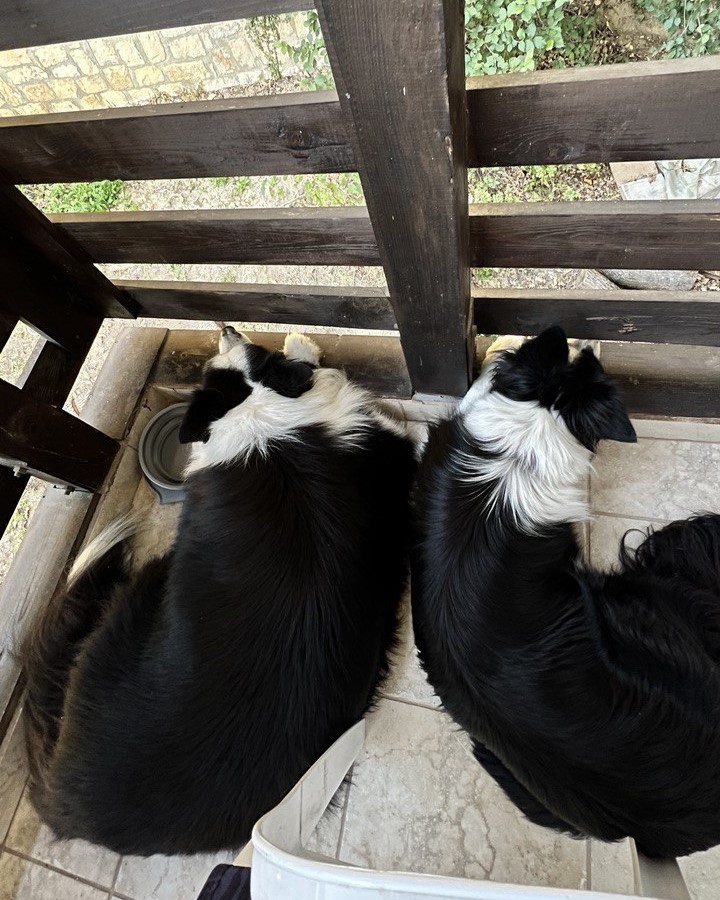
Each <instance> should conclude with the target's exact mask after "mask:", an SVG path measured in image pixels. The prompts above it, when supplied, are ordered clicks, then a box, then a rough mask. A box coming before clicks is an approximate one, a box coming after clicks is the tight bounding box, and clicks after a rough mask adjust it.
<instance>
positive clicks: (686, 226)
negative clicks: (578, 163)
mask: <svg viewBox="0 0 720 900" xmlns="http://www.w3.org/2000/svg"><path fill="white" fill-rule="evenodd" d="M470 257H471V261H472V265H473V266H499V267H504V266H517V267H523V266H533V267H535V266H537V267H541V268H542V267H551V266H565V267H569V268H586V269H715V268H718V267H720V201H718V200H688V201H680V200H666V201H642V202H629V203H626V202H620V201H618V202H605V201H601V202H578V203H491V204H482V205H479V206H473V207H471V208H470Z"/></svg>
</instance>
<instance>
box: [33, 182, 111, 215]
mask: <svg viewBox="0 0 720 900" xmlns="http://www.w3.org/2000/svg"><path fill="white" fill-rule="evenodd" d="M24 193H25V194H26V196H27V197H28V198H29V199H30V200H32V201H33V203H35V204H36V205H37V206H39V207H40V209H42V210H44V211H45V212H49V213H71V212H107V211H108V210H109V209H112V208H113V206H117V205H118V203H120V202H121V201H122V200H124V199H125V185H124V184H123V182H122V181H87V182H85V181H80V182H77V183H75V184H35V185H27V186H26V187H25V188H24Z"/></svg>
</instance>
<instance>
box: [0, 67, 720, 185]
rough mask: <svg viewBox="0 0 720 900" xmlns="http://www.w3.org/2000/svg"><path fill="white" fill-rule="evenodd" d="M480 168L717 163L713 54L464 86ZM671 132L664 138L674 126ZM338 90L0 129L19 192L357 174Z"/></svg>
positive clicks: (14, 123) (0, 153)
mask: <svg viewBox="0 0 720 900" xmlns="http://www.w3.org/2000/svg"><path fill="white" fill-rule="evenodd" d="M467 96H468V106H469V111H470V135H469V159H470V165H475V166H509V165H534V164H537V165H540V164H547V163H560V164H561V163H577V162H602V161H605V162H612V161H616V160H645V159H683V158H697V157H705V156H715V155H718V154H720V132H719V130H718V127H717V125H716V123H715V121H714V119H713V117H712V116H707V115H705V114H704V112H703V111H704V110H705V109H707V108H708V105H709V106H712V104H713V101H714V102H715V105H716V106H717V105H718V104H720V57H705V58H697V59H682V60H663V61H662V62H651V63H628V64H626V65H614V66H600V67H590V68H584V69H563V70H547V71H541V72H527V73H522V74H511V75H495V76H487V77H484V78H477V79H470V80H469V81H468V95H467ZM668 122H671V123H672V128H668ZM351 130H352V129H351V126H348V125H346V123H345V120H344V117H343V114H342V111H341V108H340V103H339V102H338V98H337V95H336V94H335V92H333V91H324V92H313V93H311V94H302V93H298V94H284V95H279V96H275V97H249V98H237V99H221V100H208V101H199V102H188V103H171V104H161V105H157V106H146V107H132V108H122V109H105V110H85V111H80V112H71V113H55V114H51V115H39V116H23V117H19V118H12V117H7V118H3V119H0V168H4V177H5V178H6V179H8V180H9V181H10V182H12V183H14V184H25V183H42V182H72V181H92V180H101V179H105V178H121V179H149V178H182V177H204V176H212V175H272V174H275V175H283V174H307V173H310V174H312V173H319V172H345V171H352V170H354V169H355V167H356V166H355V161H354V157H353V151H352V148H351V140H352V134H351V133H350V132H351Z"/></svg>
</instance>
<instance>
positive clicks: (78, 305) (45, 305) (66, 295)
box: [0, 233, 93, 353]
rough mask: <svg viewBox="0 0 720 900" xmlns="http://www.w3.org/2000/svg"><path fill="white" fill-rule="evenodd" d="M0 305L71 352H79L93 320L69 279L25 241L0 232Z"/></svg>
mask: <svg viewBox="0 0 720 900" xmlns="http://www.w3.org/2000/svg"><path fill="white" fill-rule="evenodd" d="M0 274H1V276H2V288H3V289H2V296H1V297H0V308H1V309H4V310H5V311H6V312H7V313H9V314H10V315H11V316H12V317H14V319H15V321H17V320H18V319H22V321H23V322H25V323H26V324H27V325H30V326H32V327H33V328H34V329H35V330H36V331H38V332H39V333H40V334H41V335H43V336H44V337H46V338H47V339H48V340H50V341H52V342H53V343H56V344H58V345H59V346H61V347H63V348H64V349H66V350H69V351H70V352H71V353H77V352H80V351H81V349H82V346H83V334H84V332H85V330H86V328H87V326H88V324H89V322H90V321H91V320H92V319H93V313H91V312H89V311H88V309H87V307H86V306H85V305H84V303H83V301H82V298H79V297H78V292H77V290H76V289H75V288H74V287H73V286H72V284H71V283H70V281H69V280H68V279H67V278H65V277H64V276H63V275H61V274H60V273H59V272H58V271H57V270H55V269H53V268H52V267H51V266H49V265H48V264H47V262H46V261H45V260H44V259H43V258H42V257H41V256H38V254H37V253H36V252H35V251H34V250H33V248H31V247H29V246H28V245H27V244H26V243H25V241H22V240H19V239H17V238H15V237H14V236H13V235H12V234H10V233H5V234H0Z"/></svg>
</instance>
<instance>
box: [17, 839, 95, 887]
mask: <svg viewBox="0 0 720 900" xmlns="http://www.w3.org/2000/svg"><path fill="white" fill-rule="evenodd" d="M2 849H3V853H9V854H10V855H11V856H16V857H17V858H18V859H22V860H25V862H28V863H32V864H33V865H35V866H40V868H42V869H48V870H49V871H51V872H55V873H57V874H58V875H64V876H65V877H66V878H69V879H71V881H77V882H79V883H80V884H86V885H87V886H88V887H92V888H95V889H96V890H98V891H101V892H102V893H104V894H107V895H108V896H109V895H110V893H111V890H112V889H111V888H109V887H108V886H107V885H106V884H100V883H99V882H98V881H91V880H90V879H89V878H83V877H82V875H75V873H74V872H68V871H67V869H61V868H59V867H58V866H54V865H52V863H48V862H44V861H43V860H42V859H35V858H34V857H32V856H28V855H27V853H21V852H20V851H19V850H13V849H12V847H8V846H7V845H3V848H2Z"/></svg>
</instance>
